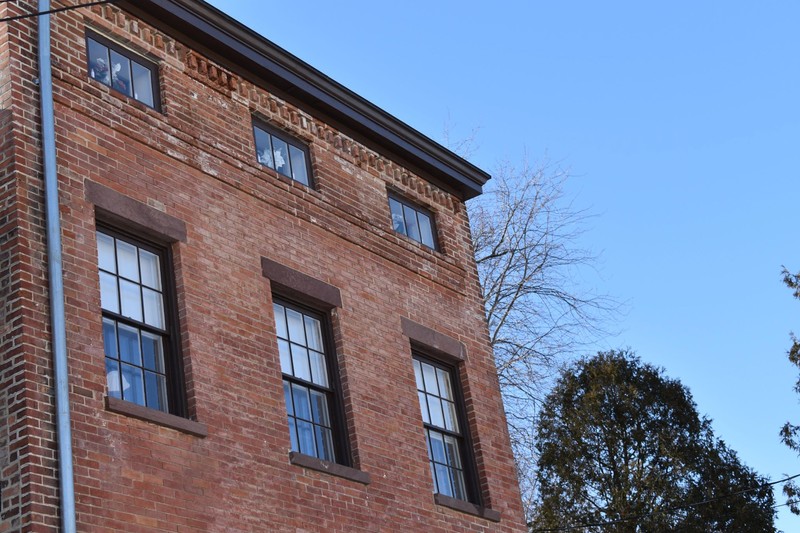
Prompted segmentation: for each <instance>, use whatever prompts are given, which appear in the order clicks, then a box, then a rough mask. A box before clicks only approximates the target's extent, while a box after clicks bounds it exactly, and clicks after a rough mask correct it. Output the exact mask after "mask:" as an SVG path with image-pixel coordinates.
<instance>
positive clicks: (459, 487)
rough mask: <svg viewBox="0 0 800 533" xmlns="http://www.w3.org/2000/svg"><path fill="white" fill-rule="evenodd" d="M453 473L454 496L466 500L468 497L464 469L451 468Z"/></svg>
mask: <svg viewBox="0 0 800 533" xmlns="http://www.w3.org/2000/svg"><path fill="white" fill-rule="evenodd" d="M450 472H451V473H452V474H453V498H458V499H459V500H466V499H467V486H466V483H464V471H463V470H451V471H450Z"/></svg>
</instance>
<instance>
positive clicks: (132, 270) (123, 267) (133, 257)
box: [117, 239, 139, 281]
mask: <svg viewBox="0 0 800 533" xmlns="http://www.w3.org/2000/svg"><path fill="white" fill-rule="evenodd" d="M117 263H118V264H119V275H120V276H123V277H125V278H128V279H130V280H133V281H139V255H138V253H137V248H136V246H134V245H132V244H128V243H127V242H125V241H121V240H119V239H117Z"/></svg>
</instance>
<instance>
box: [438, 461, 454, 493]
mask: <svg viewBox="0 0 800 533" xmlns="http://www.w3.org/2000/svg"><path fill="white" fill-rule="evenodd" d="M434 467H435V468H436V481H437V482H438V484H439V494H444V495H445V496H451V497H455V496H454V495H453V485H452V484H451V483H450V469H449V468H447V467H446V466H444V465H440V464H438V463H436V464H435V465H434Z"/></svg>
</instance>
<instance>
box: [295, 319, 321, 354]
mask: <svg viewBox="0 0 800 533" xmlns="http://www.w3.org/2000/svg"><path fill="white" fill-rule="evenodd" d="M303 318H304V319H305V323H306V339H307V346H308V347H309V348H311V349H312V350H316V351H318V352H321V351H323V349H322V327H321V324H320V322H319V320H317V319H316V318H312V317H310V316H304V317H303ZM298 342H299V341H298Z"/></svg>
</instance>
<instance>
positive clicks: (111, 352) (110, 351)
mask: <svg viewBox="0 0 800 533" xmlns="http://www.w3.org/2000/svg"><path fill="white" fill-rule="evenodd" d="M103 350H104V351H105V354H106V356H107V357H114V358H116V357H117V327H116V324H114V321H113V320H109V319H107V318H104V319H103Z"/></svg>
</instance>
